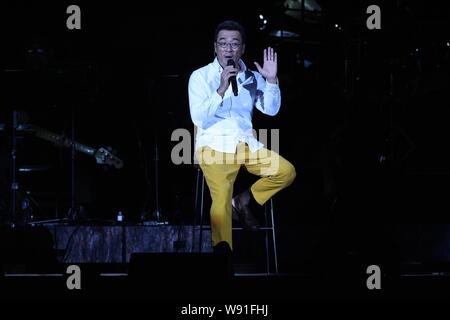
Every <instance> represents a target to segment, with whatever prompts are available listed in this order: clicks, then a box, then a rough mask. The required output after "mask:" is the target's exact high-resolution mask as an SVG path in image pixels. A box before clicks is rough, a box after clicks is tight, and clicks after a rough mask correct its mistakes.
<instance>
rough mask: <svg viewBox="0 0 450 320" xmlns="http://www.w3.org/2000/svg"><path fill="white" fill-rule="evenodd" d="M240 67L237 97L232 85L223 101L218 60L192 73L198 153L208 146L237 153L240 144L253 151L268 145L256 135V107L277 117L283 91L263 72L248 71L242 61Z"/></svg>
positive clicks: (192, 98)
mask: <svg viewBox="0 0 450 320" xmlns="http://www.w3.org/2000/svg"><path fill="white" fill-rule="evenodd" d="M239 64H240V67H241V71H240V72H239V73H238V74H237V75H236V81H237V85H238V92H239V93H238V95H237V96H234V95H233V91H232V88H231V85H230V86H229V87H228V89H227V91H225V94H224V96H223V98H222V97H221V96H220V95H219V94H218V93H217V88H219V85H220V75H221V73H222V70H223V69H222V67H221V66H220V64H219V62H218V60H217V58H216V59H214V61H213V62H212V63H210V64H208V65H206V66H204V67H202V68H200V69H197V70H195V71H194V72H193V73H192V74H191V76H190V78H189V86H188V90H189V108H190V113H191V118H192V122H193V123H194V124H195V126H196V127H197V135H196V142H195V150H197V149H199V148H200V147H203V146H208V147H210V148H211V149H213V150H216V151H220V152H226V153H235V152H236V148H237V145H238V143H239V142H240V141H242V142H245V143H247V144H248V145H249V148H250V151H251V152H255V151H257V150H258V149H260V148H261V147H263V146H264V145H263V144H262V143H261V142H259V141H258V140H257V139H256V138H255V137H254V136H253V125H252V113H253V107H254V106H255V107H256V108H257V109H258V110H260V111H261V112H263V113H265V114H267V115H271V116H274V115H276V114H277V113H278V111H279V110H280V105H281V94H280V88H279V86H278V84H272V83H269V82H266V81H265V79H264V78H263V76H262V75H261V74H260V73H259V72H255V71H251V70H249V69H247V67H246V66H245V64H244V62H242V60H240V61H239Z"/></svg>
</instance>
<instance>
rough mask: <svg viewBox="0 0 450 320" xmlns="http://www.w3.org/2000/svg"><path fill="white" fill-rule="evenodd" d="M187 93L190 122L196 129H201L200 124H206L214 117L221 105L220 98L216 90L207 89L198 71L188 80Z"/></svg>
mask: <svg viewBox="0 0 450 320" xmlns="http://www.w3.org/2000/svg"><path fill="white" fill-rule="evenodd" d="M188 93H189V110H190V113H191V119H192V122H193V123H194V124H195V125H196V126H197V127H199V128H203V127H204V125H202V124H206V123H207V122H208V120H209V119H210V118H212V117H213V116H214V115H215V113H216V111H217V109H218V108H219V106H220V104H221V103H222V97H221V96H220V95H219V94H218V93H217V91H216V90H211V89H210V88H209V86H208V84H207V83H206V80H205V79H204V77H203V76H202V74H201V73H200V72H198V71H194V72H193V73H192V75H191V76H190V78H189V85H188Z"/></svg>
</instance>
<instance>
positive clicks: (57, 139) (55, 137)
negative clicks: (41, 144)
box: [33, 126, 96, 156]
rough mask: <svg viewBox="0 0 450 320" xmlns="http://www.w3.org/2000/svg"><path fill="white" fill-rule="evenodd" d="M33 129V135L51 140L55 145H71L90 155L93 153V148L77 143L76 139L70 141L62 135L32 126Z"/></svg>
mask: <svg viewBox="0 0 450 320" xmlns="http://www.w3.org/2000/svg"><path fill="white" fill-rule="evenodd" d="M33 129H34V130H35V135H36V137H38V138H41V139H44V140H46V141H50V142H53V143H54V144H56V145H59V146H64V147H68V148H70V147H72V145H73V146H74V147H75V150H77V151H80V152H83V153H86V154H88V155H90V156H93V155H94V154H95V150H96V149H94V148H91V147H88V146H86V145H84V144H81V143H78V142H76V141H72V140H70V139H67V138H66V137H65V136H63V135H59V134H56V133H54V132H51V131H48V130H45V129H42V128H39V127H36V126H33Z"/></svg>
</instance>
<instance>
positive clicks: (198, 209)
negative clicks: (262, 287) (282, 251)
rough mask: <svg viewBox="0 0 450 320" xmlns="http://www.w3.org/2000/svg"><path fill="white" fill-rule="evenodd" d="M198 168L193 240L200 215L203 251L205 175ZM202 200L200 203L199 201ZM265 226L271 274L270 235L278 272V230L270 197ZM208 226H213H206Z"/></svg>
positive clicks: (268, 267) (199, 245) (268, 269)
mask: <svg viewBox="0 0 450 320" xmlns="http://www.w3.org/2000/svg"><path fill="white" fill-rule="evenodd" d="M195 168H196V170H197V178H196V186H195V203H194V226H193V230H194V236H193V241H195V227H196V222H197V216H199V218H200V219H199V220H200V223H199V225H200V235H199V242H198V251H199V252H201V251H202V243H203V242H202V240H203V239H202V234H203V229H204V225H203V222H204V217H205V216H204V214H203V213H204V211H203V210H204V200H205V197H204V195H205V176H204V175H203V172H202V170H201V168H200V166H198V165H196V166H195ZM199 202H200V203H199ZM264 220H265V221H264V226H263V227H260V228H259V230H260V231H264V232H265V256H266V274H267V275H269V274H271V270H270V258H271V255H270V245H269V242H270V239H269V238H270V236H271V238H272V239H271V240H272V246H273V256H272V259H273V266H274V269H275V270H274V273H275V274H278V256H277V243H276V230H275V219H274V205H273V199H269V201H267V202H266V203H265V204H264ZM206 228H209V229H210V228H211V227H210V226H209V227H206ZM233 230H244V228H243V227H233Z"/></svg>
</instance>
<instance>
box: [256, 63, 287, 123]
mask: <svg viewBox="0 0 450 320" xmlns="http://www.w3.org/2000/svg"><path fill="white" fill-rule="evenodd" d="M255 77H256V79H257V83H258V89H257V93H256V101H255V107H256V108H257V109H258V110H259V111H261V112H262V113H264V114H267V115H269V116H274V115H276V114H277V113H278V111H279V110H280V106H281V92H280V87H279V86H278V83H270V82H267V81H266V80H265V79H264V78H263V76H262V75H261V74H259V73H258V72H255Z"/></svg>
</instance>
